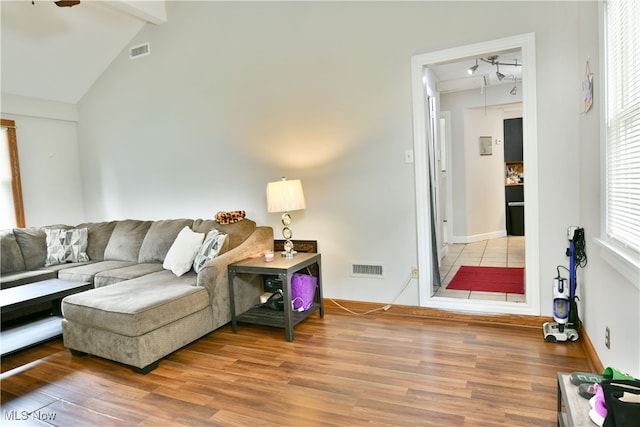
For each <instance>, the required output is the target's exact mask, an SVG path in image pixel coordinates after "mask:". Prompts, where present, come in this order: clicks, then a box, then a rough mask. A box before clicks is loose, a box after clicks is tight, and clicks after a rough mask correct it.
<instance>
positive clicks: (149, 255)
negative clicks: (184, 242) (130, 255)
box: [138, 219, 193, 263]
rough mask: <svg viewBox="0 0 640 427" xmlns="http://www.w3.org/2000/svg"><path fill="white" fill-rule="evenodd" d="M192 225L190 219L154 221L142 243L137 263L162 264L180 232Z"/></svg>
mask: <svg viewBox="0 0 640 427" xmlns="http://www.w3.org/2000/svg"><path fill="white" fill-rule="evenodd" d="M192 223H193V220H190V219H169V220H163V221H154V222H153V224H151V227H149V231H147V235H146V236H144V240H143V241H142V246H141V247H140V254H139V255H138V262H140V263H144V262H159V263H162V262H163V261H164V258H165V257H166V256H167V252H169V248H170V247H171V245H172V244H173V242H174V240H176V237H177V236H178V233H180V230H182V229H183V228H184V227H188V226H190V225H191V224H192Z"/></svg>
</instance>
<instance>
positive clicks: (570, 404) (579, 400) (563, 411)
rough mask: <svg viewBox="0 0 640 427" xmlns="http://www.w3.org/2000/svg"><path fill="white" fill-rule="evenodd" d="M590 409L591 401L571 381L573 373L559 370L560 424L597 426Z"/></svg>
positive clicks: (561, 425) (562, 425) (561, 426)
mask: <svg viewBox="0 0 640 427" xmlns="http://www.w3.org/2000/svg"><path fill="white" fill-rule="evenodd" d="M589 409H591V408H590V407H589V401H588V400H587V399H585V398H584V397H582V396H580V395H579V394H578V386H576V385H574V384H572V383H571V374H567V373H565V372H558V426H560V427H564V426H576V427H579V426H591V425H593V426H595V424H594V423H593V422H592V421H591V418H589Z"/></svg>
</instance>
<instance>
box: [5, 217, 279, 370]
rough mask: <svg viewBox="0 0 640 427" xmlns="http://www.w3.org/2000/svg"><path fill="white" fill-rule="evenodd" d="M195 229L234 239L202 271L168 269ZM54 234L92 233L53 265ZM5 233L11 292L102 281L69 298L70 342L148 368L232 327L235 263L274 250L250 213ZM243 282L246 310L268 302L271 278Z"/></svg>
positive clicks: (66, 327)
mask: <svg viewBox="0 0 640 427" xmlns="http://www.w3.org/2000/svg"><path fill="white" fill-rule="evenodd" d="M185 228H187V230H188V232H189V233H190V235H195V234H197V233H199V234H201V235H203V236H204V235H206V236H207V238H206V239H204V238H203V240H204V243H201V244H202V246H203V247H204V246H205V244H206V243H207V239H208V238H209V236H214V235H217V236H218V237H221V236H224V235H226V237H223V238H222V239H221V240H218V242H219V243H220V246H221V247H219V248H217V249H219V253H217V256H215V257H213V258H212V259H208V258H206V257H205V259H200V264H199V265H198V267H199V268H198V272H196V271H194V269H193V268H190V267H191V265H189V266H187V268H188V271H187V272H186V273H184V274H182V273H183V272H182V271H179V272H174V271H175V268H174V266H173V265H167V260H168V258H169V257H168V256H167V255H168V254H169V253H171V252H172V251H173V253H174V254H175V253H176V251H174V249H175V246H176V243H178V240H180V239H179V237H180V236H181V234H182V233H183V232H186V231H187V230H185ZM47 230H48V231H47ZM51 230H67V231H69V230H73V231H74V232H75V231H77V230H86V231H85V232H84V233H86V251H85V252H83V254H85V255H84V256H80V257H79V259H72V260H73V261H76V262H71V263H69V262H61V263H55V262H53V263H51V262H50V261H51V253H50V252H51V245H50V244H49V246H48V243H50V242H48V241H47V236H48V235H49V236H50V235H51ZM216 230H217V231H216ZM0 237H1V242H2V248H1V249H2V271H1V275H0V284H1V285H2V288H7V287H12V286H21V285H24V284H27V283H32V282H35V281H42V280H47V279H51V278H59V279H63V280H69V281H78V282H90V283H93V285H94V286H95V288H94V289H90V290H88V291H85V292H81V293H78V294H74V295H70V296H67V297H66V298H64V300H63V301H62V313H63V316H64V318H63V320H62V330H63V340H64V345H65V346H66V347H67V348H69V349H70V350H71V351H72V353H73V354H75V355H84V354H87V353H88V354H92V355H95V356H99V357H103V358H106V359H110V360H114V361H117V362H121V363H124V364H127V365H130V366H132V367H133V368H134V370H136V371H138V372H142V373H147V372H149V371H151V370H152V369H154V368H155V367H157V366H158V363H159V361H160V360H161V359H162V358H163V357H164V356H166V355H168V354H170V353H172V352H174V351H175V350H177V349H179V348H181V347H183V346H185V345H186V344H188V343H190V342H192V341H194V340H196V339H198V338H200V337H202V336H204V335H206V334H208V333H210V332H212V331H214V330H215V329H217V328H219V327H220V326H222V325H224V324H226V323H228V322H229V321H230V320H231V312H230V307H229V289H228V279H227V266H228V265H229V264H231V263H234V262H237V261H240V260H242V259H246V258H248V257H250V256H254V255H256V254H259V253H262V252H264V251H267V250H273V229H272V228H271V227H262V226H256V223H255V222H254V221H252V220H249V219H243V220H241V221H238V222H235V223H232V224H224V225H223V224H219V223H218V222H216V221H213V220H202V219H196V220H192V219H174V220H160V221H141V220H121V221H111V222H100V223H85V224H79V225H77V226H75V227H70V226H66V225H61V226H48V227H39V228H23V229H13V230H2V232H1V235H0ZM201 242H202V240H201ZM221 242H224V243H221ZM69 255H75V256H77V255H78V251H77V250H76V251H75V252H74V251H71V252H70V251H67V253H66V256H67V259H68V256H69ZM54 258H55V257H54ZM71 258H73V256H72V257H71ZM76 258H77V257H76ZM172 258H173V257H172ZM46 264H52V265H46ZM177 274H180V275H177ZM238 279H239V280H243V281H244V282H246V285H243V286H238V287H237V292H236V295H235V299H236V306H237V308H238V310H244V309H248V308H250V307H251V306H252V305H254V304H255V303H256V302H257V301H259V295H260V290H261V281H260V278H259V277H258V276H250V275H245V277H240V278H238ZM238 279H237V280H238Z"/></svg>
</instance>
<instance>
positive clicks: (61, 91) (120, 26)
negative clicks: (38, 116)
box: [0, 0, 166, 104]
mask: <svg viewBox="0 0 640 427" xmlns="http://www.w3.org/2000/svg"><path fill="white" fill-rule="evenodd" d="M0 14H1V26H0V29H1V36H2V41H1V43H2V45H1V46H2V57H1V58H2V62H1V80H0V88H1V89H2V93H6V94H13V95H20V96H27V97H32V98H40V99H46V100H52V101H59V102H66V103H71V104H76V103H77V102H78V101H79V100H80V99H81V98H82V96H83V95H84V94H85V93H86V92H87V90H88V89H89V88H90V87H91V85H93V83H94V82H95V81H96V80H97V79H98V77H99V76H100V75H101V74H102V72H103V71H104V70H105V69H106V68H107V67H108V66H109V64H110V63H111V61H113V59H114V58H115V57H116V56H117V55H118V54H119V53H120V52H122V50H123V49H124V48H127V47H128V44H129V42H130V41H131V39H132V38H133V37H134V36H135V35H136V34H137V33H138V31H140V29H141V28H142V27H143V26H144V24H145V23H146V22H152V23H154V24H161V23H162V22H164V21H166V11H165V4H164V1H154V2H139V1H109V2H103V1H96V0H93V1H91V0H83V1H82V2H81V3H80V4H79V5H77V6H73V7H58V6H56V5H55V4H54V3H53V1H51V0H44V1H43V0H35V1H34V2H33V4H32V1H31V0H21V1H7V0H2V1H1V2H0Z"/></svg>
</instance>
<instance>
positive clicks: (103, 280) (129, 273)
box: [93, 263, 162, 288]
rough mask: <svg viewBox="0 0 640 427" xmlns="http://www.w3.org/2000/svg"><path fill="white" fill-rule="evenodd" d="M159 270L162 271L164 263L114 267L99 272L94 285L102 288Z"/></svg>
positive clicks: (94, 279)
mask: <svg viewBox="0 0 640 427" xmlns="http://www.w3.org/2000/svg"><path fill="white" fill-rule="evenodd" d="M158 271H162V264H160V263H144V264H134V265H130V266H128V267H122V268H114V269H113V270H107V271H101V272H100V273H97V274H96V275H95V276H94V278H93V285H94V286H95V287H96V288H101V287H103V286H109V285H113V284H115V283H119V282H123V281H125V280H130V279H135V278H137V277H141V276H145V275H147V274H151V273H155V272H158Z"/></svg>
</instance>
